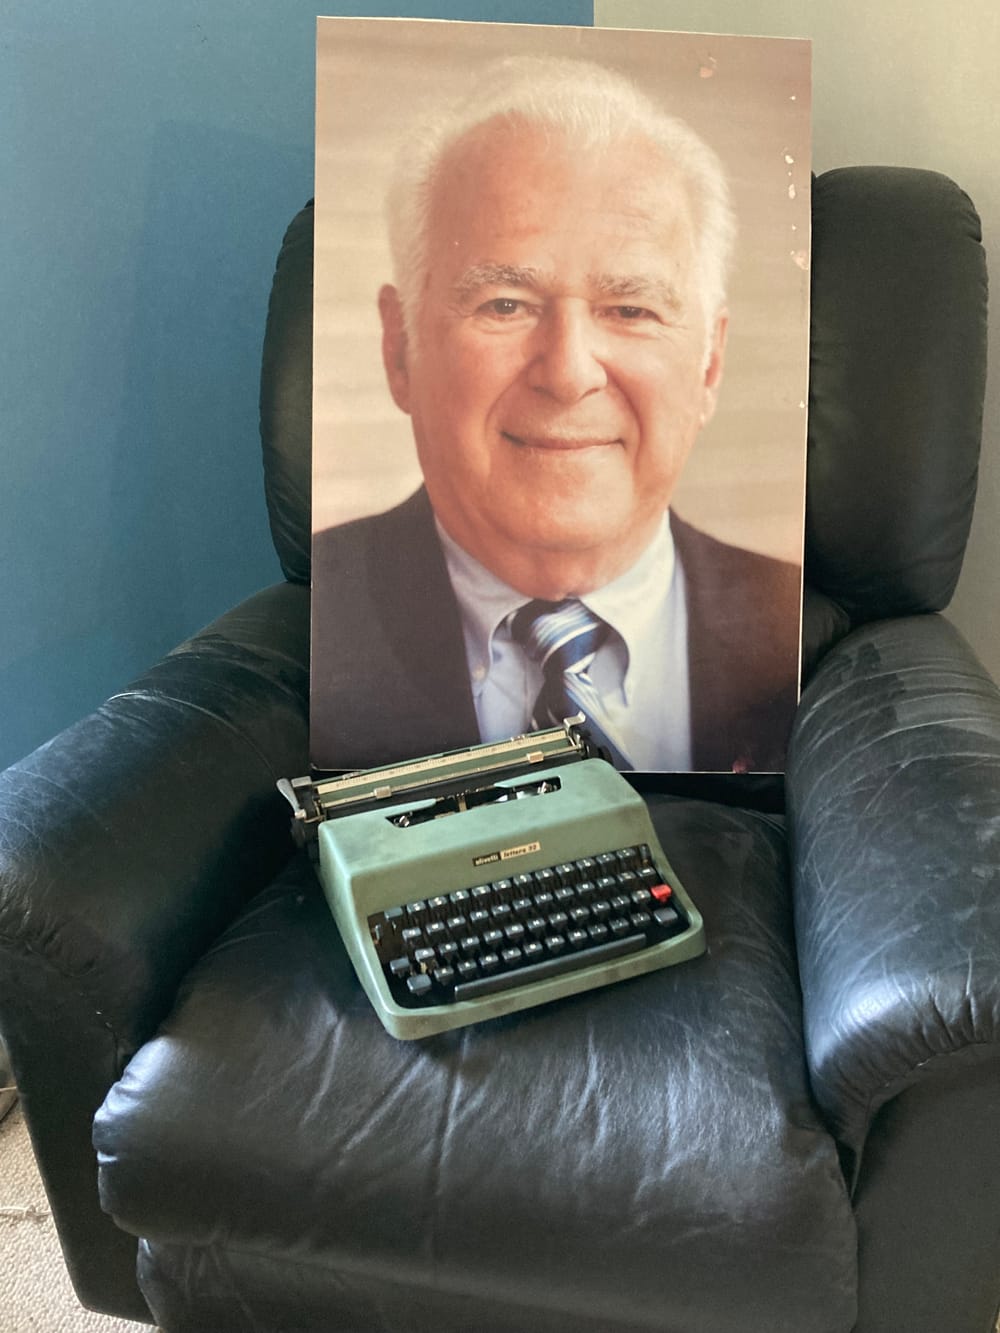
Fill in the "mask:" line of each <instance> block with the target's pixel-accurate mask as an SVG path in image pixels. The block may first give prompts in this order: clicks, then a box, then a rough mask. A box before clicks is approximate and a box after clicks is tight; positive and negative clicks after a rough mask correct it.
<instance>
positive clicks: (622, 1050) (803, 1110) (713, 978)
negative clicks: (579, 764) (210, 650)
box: [95, 797, 855, 1333]
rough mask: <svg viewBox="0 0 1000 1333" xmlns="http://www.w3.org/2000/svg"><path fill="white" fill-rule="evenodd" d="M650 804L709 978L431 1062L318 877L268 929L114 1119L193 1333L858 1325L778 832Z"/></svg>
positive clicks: (112, 1155) (104, 1174)
mask: <svg viewBox="0 0 1000 1333" xmlns="http://www.w3.org/2000/svg"><path fill="white" fill-rule="evenodd" d="M653 808H654V818H655V820H656V823H657V828H658V832H659V833H660V836H661V838H662V839H663V841H664V845H665V846H666V847H667V848H668V849H669V854H671V855H672V856H673V855H675V854H676V863H675V864H676V868H677V870H678V873H679V874H680V875H681V876H682V878H683V879H684V881H685V883H686V884H687V885H688V887H689V889H690V891H691V893H692V895H693V896H694V897H695V900H696V901H697V902H698V904H699V906H700V907H701V909H702V912H703V913H704V915H705V918H706V924H707V928H708V935H709V941H710V950H709V953H708V954H707V955H706V956H705V957H704V958H702V959H700V960H697V961H695V962H693V963H687V964H683V965H681V966H678V967H674V968H669V969H666V970H663V971H660V972H656V973H653V974H652V975H649V976H647V977H644V978H640V979H638V980H636V981H631V982H627V983H623V984H620V985H617V986H612V987H609V988H606V989H604V990H600V991H594V992H590V993H589V994H586V995H583V996H578V997H575V998H573V999H571V1000H568V1001H564V1002H560V1003H557V1004H555V1005H549V1006H547V1007H543V1008H539V1009H534V1010H529V1011H527V1012H524V1013H521V1014H517V1015H512V1016H510V1017H508V1018H505V1019H500V1020H496V1021H493V1022H490V1023H486V1024H482V1025H479V1026H477V1027H472V1028H465V1029H461V1030H459V1031H457V1032H454V1033H447V1034H443V1035H441V1036H439V1037H435V1038H431V1039H429V1040H426V1041H423V1042H417V1043H402V1042H397V1041H395V1040H393V1039H392V1038H390V1037H388V1036H387V1035H386V1034H385V1033H384V1032H383V1030H382V1028H381V1027H380V1025H379V1023H378V1021H377V1019H376V1017H375V1015H374V1013H373V1012H372V1010H371V1008H370V1006H369V1004H368V1001H367V999H366V997H365V995H364V993H363V991H362V990H361V988H360V986H359V984H358V982H357V980H356V978H355V976H354V973H353V971H352V968H351V966H350V963H349V961H348V959H347V956H346V953H345V951H344V949H343V946H342V944H341V942H340V939H339V936H338V934H337V931H336V928H335V926H334V924H333V920H332V918H331V916H330V913H329V910H328V908H327V905H326V902H325V900H324V899H323V897H322V894H321V891H320V890H319V887H318V885H317V883H316V881H315V878H314V876H313V873H312V870H311V867H310V866H309V865H308V863H307V862H306V860H305V858H304V857H302V858H299V859H298V860H296V861H295V862H293V863H292V866H291V867H290V869H289V871H288V872H286V874H285V876H284V877H282V878H281V879H280V880H279V881H278V882H277V883H275V884H274V885H273V886H272V887H271V888H270V889H268V890H267V891H266V892H265V893H264V894H262V895H261V896H260V897H258V898H257V899H256V900H255V901H254V902H253V903H252V904H251V906H250V907H249V908H248V910H247V911H246V912H245V913H244V915H243V916H242V917H241V918H240V920H239V921H237V922H236V924H235V925H234V926H233V927H232V928H231V929H230V930H228V931H227V932H226V933H225V934H224V935H223V936H222V938H221V939H220V940H219V942H218V943H217V944H216V946H215V947H214V948H213V949H212V950H211V951H210V952H209V953H208V954H207V955H206V956H205V957H204V958H203V959H202V961H201V962H200V963H199V964H198V966H197V967H196V968H195V969H194V971H193V972H192V973H191V974H190V976H189V978H188V980H187V982H186V984H185V986H184V988H183V990H182V994H181V999H180V1002H179V1004H178V1006H177V1008H176V1010H175V1012H174V1014H173V1016H172V1017H171V1018H170V1020H169V1021H168V1023H167V1024H166V1026H165V1028H164V1030H163V1031H162V1033H161V1034H160V1035H159V1036H158V1037H157V1038H156V1039H155V1040H154V1041H152V1042H151V1043H149V1044H148V1045H146V1046H145V1047H144V1048H143V1049H142V1050H141V1051H140V1052H139V1053H138V1055H137V1056H136V1057H135V1058H134V1059H133V1061H132V1063H131V1064H130V1066H129V1067H128V1069H127V1070H126V1072H125V1074H124V1076H123V1078H122V1079H121V1081H120V1082H119V1083H118V1084H117V1085H116V1086H115V1087H114V1088H113V1089H112V1090H111V1092H110V1094H109V1096H108V1099H107V1101H106V1103H105V1105H104V1107H103V1108H102V1110H101V1112H100V1114H99V1116H98V1119H97V1124H96V1130H95V1136H96V1137H95V1142H96V1145H97V1147H98V1149H99V1155H100V1163H101V1166H100V1172H101V1185H102V1202H103V1205H104V1207H105V1208H106V1209H107V1210H109V1211H110V1212H112V1213H113V1214H114V1216H115V1217H116V1219H117V1220H118V1221H119V1223H120V1224H121V1225H122V1226H124V1227H126V1228H127V1229H129V1230H131V1231H133V1232H134V1233H135V1234H137V1235H140V1236H143V1237H145V1238H146V1239H145V1242H144V1244H143V1247H142V1256H141V1263H140V1272H141V1274H142V1280H143V1287H144V1291H145V1294H146V1296H147V1298H148V1299H149V1300H150V1302H151V1307H152V1309H153V1313H154V1315H156V1316H157V1318H158V1319H159V1320H160V1321H161V1322H162V1323H163V1325H164V1326H165V1327H166V1328H168V1329H170V1330H171V1333H174V1331H175V1330H183V1329H188V1328H192V1329H193V1328H198V1329H203V1328H207V1327H208V1326H209V1325H208V1324H207V1323H206V1322H205V1321H206V1319H210V1321H211V1326H212V1328H213V1330H219V1331H220V1333H221V1330H226V1329H244V1328H246V1329H258V1328H259V1329H264V1328H268V1329H271V1330H273V1329H277V1328H295V1329H299V1328H301V1329H303V1330H304V1329H313V1328H315V1329H322V1330H324V1333H330V1331H331V1330H335V1329H344V1330H351V1333H355V1331H356V1333H361V1330H364V1331H365V1333H376V1331H377V1330H383V1329H385V1330H388V1329H392V1330H401V1329H412V1330H414V1331H416V1330H420V1333H425V1330H427V1329H428V1328H434V1329H435V1330H436V1331H437V1330H441V1331H442V1333H445V1331H446V1330H454V1331H455V1333H459V1330H461V1333H467V1330H468V1329H469V1328H472V1327H475V1328H476V1329H477V1330H496V1333H524V1330H525V1329H527V1328H531V1329H533V1330H535V1329H538V1330H551V1331H552V1333H557V1331H559V1333H561V1331H562V1330H566V1333H568V1331H569V1330H571V1329H572V1330H574V1331H579V1330H593V1333H598V1330H600V1331H601V1333H615V1331H617V1330H621V1331H622V1333H625V1330H629V1331H631V1330H640V1329H657V1330H659V1331H660V1333H667V1330H675V1331H676V1333H698V1331H699V1330H706V1333H707V1330H713V1331H714V1333H717V1331H718V1330H720V1329H728V1328H736V1327H737V1326H738V1327H739V1328H740V1330H741V1333H782V1331H785V1330H787V1333H846V1331H847V1330H849V1329H850V1328H851V1327H852V1325H853V1322H854V1295H855V1293H854V1284H855V1234H854V1223H853V1219H852V1217H851V1213H850V1208H849V1204H848V1200H847V1195H846V1190H845V1186H844V1182H843V1178H842V1176H841V1173H840V1170H839V1165H838V1160H837V1154H836V1150H835V1147H834V1145H833V1142H832V1140H831V1139H830V1138H829V1137H828V1135H827V1134H826V1132H825V1131H824V1129H823V1128H822V1125H821V1122H820V1120H819V1117H818V1115H817V1113H816V1111H815V1109H814V1107H813V1105H812V1103H811V1101H810V1097H809V1093H808V1091H807V1084H806V1076H805V1064H804V1058H803V1053H802V1033H801V1026H800V1022H799V1017H798V1015H799V1012H800V1002H799V995H798V983H797V977H796V968H795V960H794V952H793V946H792V924H791V912H790V908H789V905H788V897H787V880H788V875H787V867H786V859H785V847H784V830H783V827H782V823H781V821H780V819H777V818H771V817H768V816H761V815H755V814H751V813H749V812H746V811H740V810H727V809H724V808H719V807H714V806H711V805H709V804H706V803H700V802H683V803H682V802H675V801H672V800H671V799H670V798H665V797H660V798H655V797H654V798H653ZM296 1288H298V1294H297V1295H296ZM290 1307H291V1308H296V1309H298V1310H299V1315H300V1317H301V1319H302V1323H301V1324H299V1323H294V1324H289V1323H288V1321H287V1313H286V1315H285V1317H284V1322H276V1323H275V1324H273V1325H269V1324H268V1323H267V1322H266V1314H265V1313H262V1312H266V1311H267V1310H268V1309H273V1310H274V1311H275V1312H276V1314H275V1318H276V1320H277V1319H279V1318H280V1316H279V1315H278V1313H277V1312H279V1311H281V1310H282V1309H284V1310H285V1311H286V1312H287V1310H288V1309H289V1308H290ZM251 1308H252V1310H253V1312H254V1313H253V1315H250V1314H248V1313H243V1311H245V1310H249V1309H251ZM190 1310H197V1311H198V1314H197V1316H193V1315H190V1314H189V1313H188V1312H189V1311H190ZM192 1318H196V1319H197V1320H198V1322H197V1323H189V1322H186V1320H189V1319H192ZM737 1321H738V1325H737Z"/></svg>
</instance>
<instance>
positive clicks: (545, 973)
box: [455, 935, 646, 1000]
mask: <svg viewBox="0 0 1000 1333" xmlns="http://www.w3.org/2000/svg"><path fill="white" fill-rule="evenodd" d="M645 947H646V937H645V935H626V936H625V937H624V938H623V939H620V940H610V941H609V942H608V943H607V944H595V945H594V946H593V948H590V949H577V950H575V952H573V953H567V954H563V955H562V956H561V957H559V958H546V959H545V961H544V962H542V963H529V964H528V966H527V967H516V968H514V969H513V970H512V971H510V972H499V973H498V974H497V975H496V976H493V977H477V979H476V980H475V981H460V982H459V983H458V985H457V986H456V987H455V999H456V1000H477V999H479V997H480V996H481V995H495V994H496V992H497V991H501V990H510V989H511V988H512V987H514V986H529V985H530V984H531V983H532V982H533V981H545V980H546V979H547V978H548V977H558V976H562V975H563V974H564V973H566V972H577V971H579V969H580V968H581V967H589V966H590V965H591V963H606V962H609V961H610V960H611V959H612V958H620V957H621V956H622V954H626V953H635V951H636V949H644V948H645Z"/></svg>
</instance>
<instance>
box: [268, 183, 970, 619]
mask: <svg viewBox="0 0 1000 1333" xmlns="http://www.w3.org/2000/svg"><path fill="white" fill-rule="evenodd" d="M812 218H813V237H812V247H813V248H812V319H811V333H810V392H809V453H808V482H807V511H806V583H807V585H808V586H809V587H810V588H811V589H813V590H814V591H815V592H818V593H820V594H823V596H824V597H826V598H829V599H831V600H832V601H833V602H834V603H836V604H837V608H839V610H838V612H837V615H838V616H839V617H840V619H841V621H842V622H844V623H842V624H841V625H840V631H841V632H842V630H843V629H844V628H846V621H847V620H848V619H849V620H850V622H851V623H853V624H860V623H863V622H865V621H869V620H875V619H879V618H883V617H888V616H899V615H907V614H912V613H916V612H926V611H938V610H941V609H943V608H944V607H945V606H946V605H947V604H948V601H949V600H950V598H951V595H952V593H953V591H954V588H955V584H956V582H957V580H958V575H959V572H960V570H961V565H962V558H963V555H964V552H965V546H966V542H967V539H968V534H969V526H970V523H971V520H972V510H973V504H974V500H975V490H976V478H977V469H978V461H979V447H980V437H981V430H982V402H983V393H984V387H985V380H986V295H987V281H986V264H985V255H984V252H983V249H982V245H981V243H980V227H979V219H978V216H977V214H976V211H975V208H974V207H973V205H972V203H971V202H970V200H969V199H968V197H967V196H966V195H965V194H964V193H963V192H962V191H961V190H960V189H959V188H958V187H957V186H956V185H955V184H954V183H953V182H952V181H950V180H949V179H948V178H947V177H945V176H941V175H939V174H937V173H935V172H929V171H921V170H916V169H912V168H894V167H847V168H841V169H838V170H835V171H830V172H827V173H825V174H824V175H821V176H819V177H817V178H816V179H815V180H814V182H813V204H812ZM312 240H313V208H312V205H311V204H309V205H307V206H306V207H305V208H304V209H303V210H302V211H301V212H300V213H299V214H298V216H297V217H296V218H295V219H294V220H293V222H292V223H291V225H290V226H289V228H288V231H287V233H286V235H285V238H284V242H283V245H282V248H281V253H280V255H279V258H278V264H277V269H276V272H275V278H274V286H273V289H272V294H271V302H270V307H269V312H268V321H267V331H266V335H265V342H264V356H263V374H262V380H261V435H262V442H263V449H264V467H265V482H266V490H267V503H268V512H269V515H270V521H271V532H272V536H273V539H274V544H275V547H276V550H277V552H278V556H279V559H280V561H281V566H282V569H283V570H284V573H285V576H286V577H287V578H288V579H290V580H292V581H293V582H301V583H307V582H308V581H309V568H310V560H309V548H310V459H311V421H312V403H311V398H312ZM821 605H822V604H821V601H820V599H814V601H813V605H812V607H811V610H812V611H813V612H816V611H817V609H818V607H820V606H821ZM842 613H846V614H842ZM808 637H809V636H808V633H807V639H808ZM813 637H814V638H818V639H822V638H823V637H824V634H823V632H822V631H820V632H818V633H814V636H813ZM825 637H830V636H829V634H827V635H826V636H825Z"/></svg>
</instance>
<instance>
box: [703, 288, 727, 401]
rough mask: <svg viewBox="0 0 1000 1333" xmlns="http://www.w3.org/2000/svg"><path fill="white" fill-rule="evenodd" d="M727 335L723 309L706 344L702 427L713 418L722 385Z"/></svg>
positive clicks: (716, 318)
mask: <svg viewBox="0 0 1000 1333" xmlns="http://www.w3.org/2000/svg"><path fill="white" fill-rule="evenodd" d="M728 333H729V311H728V310H726V309H725V307H723V309H721V310H720V311H719V312H718V314H717V315H716V317H715V324H714V326H713V328H712V336H711V339H710V340H709V344H708V357H707V359H706V361H705V381H704V385H703V388H702V393H703V397H702V408H701V424H702V426H707V425H708V423H709V422H710V421H711V420H712V418H713V417H714V416H715V405H716V403H717V402H718V401H719V386H720V385H721V383H722V371H723V367H724V366H725V362H726V336H727V334H728Z"/></svg>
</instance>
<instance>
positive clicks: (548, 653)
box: [510, 597, 630, 768]
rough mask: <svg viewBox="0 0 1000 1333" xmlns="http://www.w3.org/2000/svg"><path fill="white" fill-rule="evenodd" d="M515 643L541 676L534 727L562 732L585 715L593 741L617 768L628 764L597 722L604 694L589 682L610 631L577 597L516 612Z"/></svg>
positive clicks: (512, 623) (513, 623) (513, 619)
mask: <svg viewBox="0 0 1000 1333" xmlns="http://www.w3.org/2000/svg"><path fill="white" fill-rule="evenodd" d="M510 633H511V637H512V638H513V639H514V641H515V642H516V643H519V644H520V645H521V646H522V648H523V649H524V651H525V652H526V653H527V655H528V656H529V657H530V658H531V660H532V661H533V662H536V663H537V664H538V666H540V667H541V670H542V688H541V690H540V691H539V695H538V698H537V700H536V701H535V707H534V709H533V711H532V715H531V725H532V726H533V727H545V726H561V724H562V723H563V722H564V721H565V720H566V718H568V717H574V716H576V714H577V713H584V714H585V715H586V717H587V719H588V726H587V731H588V733H589V735H590V738H591V740H592V741H593V742H594V743H595V744H596V745H597V746H598V747H599V748H601V749H603V750H604V751H605V753H606V754H607V755H608V757H609V758H610V759H611V761H612V763H614V764H615V765H616V766H617V767H619V768H628V767H630V764H629V762H628V760H627V758H626V757H625V756H624V755H623V754H622V752H621V751H620V750H619V749H617V748H616V747H615V746H614V745H613V744H612V742H611V741H610V740H609V739H608V737H607V736H606V735H605V733H604V731H603V730H602V729H601V727H600V726H599V725H598V723H597V722H596V719H597V718H598V717H599V716H600V715H601V712H602V711H603V710H602V708H601V700H600V694H599V693H598V690H597V688H596V687H595V685H594V683H593V681H592V680H591V679H590V675H589V670H590V665H591V663H592V662H593V660H594V658H595V656H596V655H597V651H598V649H599V648H600V647H601V644H602V643H604V641H605V640H606V639H607V637H608V635H609V633H610V627H609V626H608V624H607V622H606V621H604V620H602V619H601V618H600V616H595V615H594V613H593V612H592V611H590V610H588V608H587V607H585V606H584V604H583V603H582V602H581V601H580V600H579V599H578V598H576V597H566V598H564V599H563V600H562V601H561V602H546V601H542V600H541V599H540V598H539V599H536V600H535V601H533V602H528V603H526V605H524V606H522V607H521V608H520V610H518V611H515V612H514V615H513V616H512V617H511V620H510Z"/></svg>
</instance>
